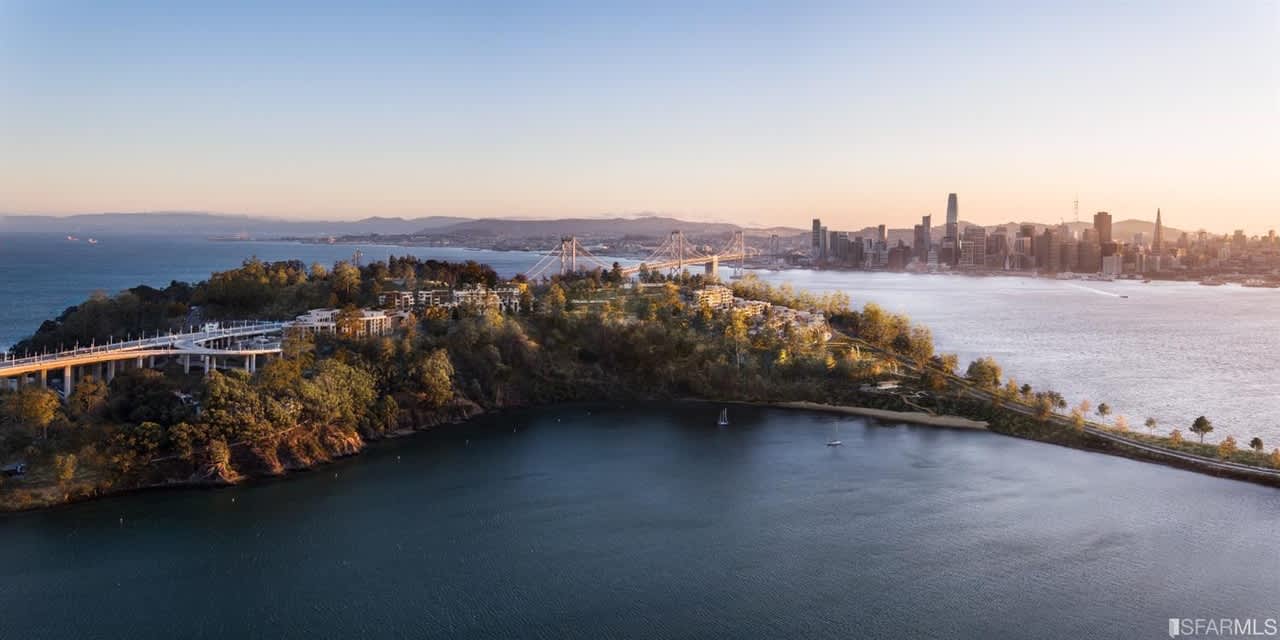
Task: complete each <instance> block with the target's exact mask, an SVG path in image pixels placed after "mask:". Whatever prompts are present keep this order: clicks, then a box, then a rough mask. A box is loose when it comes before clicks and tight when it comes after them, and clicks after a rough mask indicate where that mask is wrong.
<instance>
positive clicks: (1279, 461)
mask: <svg viewBox="0 0 1280 640" xmlns="http://www.w3.org/2000/svg"><path fill="white" fill-rule="evenodd" d="M1271 466H1273V467H1275V468H1277V469H1280V449H1272V450H1271Z"/></svg>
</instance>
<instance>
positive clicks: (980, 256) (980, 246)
mask: <svg viewBox="0 0 1280 640" xmlns="http://www.w3.org/2000/svg"><path fill="white" fill-rule="evenodd" d="M960 266H961V267H964V268H968V269H983V268H986V266H987V230H986V228H985V227H981V226H979V225H976V224H971V225H969V226H968V227H965V230H964V241H963V242H962V243H961V245H960Z"/></svg>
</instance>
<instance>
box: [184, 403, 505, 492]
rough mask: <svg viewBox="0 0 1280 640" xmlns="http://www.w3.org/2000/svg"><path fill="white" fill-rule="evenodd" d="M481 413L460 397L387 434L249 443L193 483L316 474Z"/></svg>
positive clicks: (412, 414) (324, 434)
mask: <svg viewBox="0 0 1280 640" xmlns="http://www.w3.org/2000/svg"><path fill="white" fill-rule="evenodd" d="M481 413H484V409H483V408H482V407H481V406H480V405H478V404H476V403H474V402H471V401H470V400H467V399H465V398H461V397H459V398H455V399H454V400H453V401H452V402H450V403H449V404H447V405H445V406H443V407H441V408H438V409H429V408H425V407H421V406H414V405H410V406H408V407H407V408H406V409H405V410H404V411H402V413H401V414H400V416H399V419H398V420H397V424H396V425H395V428H393V429H390V430H388V431H385V432H380V433H366V434H363V435H362V434H361V433H358V432H356V431H351V430H346V429H341V428H338V427H332V426H326V427H320V428H315V429H310V430H304V429H299V430H296V431H293V432H290V433H288V434H285V435H282V436H281V437H280V438H279V439H278V440H277V441H276V442H275V443H274V444H271V445H268V446H254V445H252V444H248V443H243V444H239V445H236V446H233V447H231V463H230V464H229V465H225V468H223V467H212V466H207V467H206V468H204V469H201V470H197V472H196V473H195V474H193V475H192V476H191V478H190V479H189V480H188V482H191V483H193V484H215V485H216V484H233V483H235V482H239V481H241V480H244V479H248V478H260V477H271V476H280V475H284V474H286V473H288V472H290V471H304V470H308V469H313V468H315V467H318V466H321V465H324V464H327V463H330V462H333V461H334V460H337V459H339V458H345V457H347V456H353V455H356V454H358V453H360V452H361V451H364V448H365V447H366V446H367V445H368V443H369V442H371V441H376V440H381V439H384V438H391V437H399V436H404V435H409V434H411V433H414V432H417V431H425V430H427V429H432V428H435V427H438V426H441V425H445V424H456V423H460V422H464V421H466V420H468V419H470V418H473V417H475V416H477V415H479V414H481Z"/></svg>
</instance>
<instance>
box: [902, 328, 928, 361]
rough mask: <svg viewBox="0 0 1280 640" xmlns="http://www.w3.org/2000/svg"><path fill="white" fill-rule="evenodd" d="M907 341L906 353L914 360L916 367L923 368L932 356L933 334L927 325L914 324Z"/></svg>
mask: <svg viewBox="0 0 1280 640" xmlns="http://www.w3.org/2000/svg"><path fill="white" fill-rule="evenodd" d="M909 342H910V345H909V346H908V348H907V355H909V356H910V357H911V359H912V360H915V362H916V366H917V367H920V368H921V369H923V368H924V366H925V365H926V364H928V363H929V359H930V358H932V357H933V334H932V333H930V332H929V328H928V327H925V326H922V325H916V326H914V327H911V333H910V341H909Z"/></svg>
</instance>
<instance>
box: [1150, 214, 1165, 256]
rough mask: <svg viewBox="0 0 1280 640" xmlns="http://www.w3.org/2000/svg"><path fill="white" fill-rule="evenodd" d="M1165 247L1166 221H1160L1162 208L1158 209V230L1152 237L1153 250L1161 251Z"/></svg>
mask: <svg viewBox="0 0 1280 640" xmlns="http://www.w3.org/2000/svg"><path fill="white" fill-rule="evenodd" d="M1162 249H1164V223H1162V222H1161V221H1160V209H1158V208H1157V209H1156V231H1155V236H1154V237H1153V238H1151V250H1152V251H1160V250H1162Z"/></svg>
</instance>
